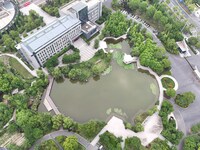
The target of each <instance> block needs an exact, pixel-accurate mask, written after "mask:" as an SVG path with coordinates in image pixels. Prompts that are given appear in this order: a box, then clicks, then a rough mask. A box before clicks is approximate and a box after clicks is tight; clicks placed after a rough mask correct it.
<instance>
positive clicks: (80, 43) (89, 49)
mask: <svg viewBox="0 0 200 150" xmlns="http://www.w3.org/2000/svg"><path fill="white" fill-rule="evenodd" d="M73 45H74V47H76V48H78V49H79V50H80V56H81V59H80V61H81V62H83V61H87V60H89V59H91V58H92V57H93V56H94V54H95V53H96V52H97V50H96V49H94V48H93V46H94V39H93V40H92V41H90V45H88V44H87V43H86V42H85V41H84V40H83V39H82V38H79V39H78V40H77V41H75V42H74V43H73Z"/></svg>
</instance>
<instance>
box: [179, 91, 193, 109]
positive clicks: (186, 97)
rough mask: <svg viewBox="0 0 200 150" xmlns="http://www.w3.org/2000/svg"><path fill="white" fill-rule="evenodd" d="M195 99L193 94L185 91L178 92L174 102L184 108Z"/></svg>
mask: <svg viewBox="0 0 200 150" xmlns="http://www.w3.org/2000/svg"><path fill="white" fill-rule="evenodd" d="M194 100H195V95H194V94H193V93H192V92H185V93H182V94H178V95H177V96H176V98H175V102H176V104H177V105H179V106H181V107H183V108H186V107H188V106H189V105H190V104H191V103H193V101H194Z"/></svg>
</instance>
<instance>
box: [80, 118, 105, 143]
mask: <svg viewBox="0 0 200 150" xmlns="http://www.w3.org/2000/svg"><path fill="white" fill-rule="evenodd" d="M104 126H105V123H104V122H101V121H95V120H91V121H89V122H87V123H84V124H79V125H78V133H80V135H83V136H84V137H86V138H87V139H93V138H94V137H95V136H96V135H97V134H98V133H99V132H100V131H101V129H102V128H103V127H104Z"/></svg>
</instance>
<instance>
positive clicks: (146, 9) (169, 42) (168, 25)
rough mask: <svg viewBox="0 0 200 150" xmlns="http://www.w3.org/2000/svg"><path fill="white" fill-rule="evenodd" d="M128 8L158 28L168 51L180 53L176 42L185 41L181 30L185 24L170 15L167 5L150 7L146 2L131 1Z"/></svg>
mask: <svg viewBox="0 0 200 150" xmlns="http://www.w3.org/2000/svg"><path fill="white" fill-rule="evenodd" d="M150 3H151V2H150ZM153 3H154V2H153ZM156 3H157V2H156ZM128 7H129V8H130V9H131V10H132V11H133V12H136V11H137V13H139V14H142V15H143V16H145V19H146V20H148V22H151V23H152V24H154V25H155V26H156V27H157V29H158V30H159V31H160V33H159V35H158V37H159V38H160V40H161V41H162V42H163V44H164V45H165V47H166V49H167V51H169V52H171V53H174V54H177V53H178V50H177V45H176V41H181V40H183V35H182V33H181V29H182V28H183V26H184V23H183V22H181V21H179V20H178V19H177V18H176V17H175V16H174V15H173V14H171V13H170V9H169V8H168V7H167V6H166V4H165V3H160V4H159V5H150V4H148V2H146V1H141V0H130V1H129V2H128Z"/></svg>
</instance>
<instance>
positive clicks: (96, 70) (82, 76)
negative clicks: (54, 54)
mask: <svg viewBox="0 0 200 150" xmlns="http://www.w3.org/2000/svg"><path fill="white" fill-rule="evenodd" d="M111 58H112V55H111V54H110V53H108V54H106V53H104V51H103V50H99V51H97V52H96V53H95V55H94V57H93V58H91V59H90V60H88V61H85V62H81V63H78V64H73V65H72V64H70V65H68V66H65V67H59V68H54V69H52V70H51V74H52V75H53V77H54V78H55V79H62V78H63V75H64V77H67V78H69V79H71V80H77V81H80V82H86V81H88V79H89V78H90V77H92V76H99V75H100V74H101V73H103V72H104V71H105V70H106V69H107V68H108V67H109V65H110V62H111Z"/></svg>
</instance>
